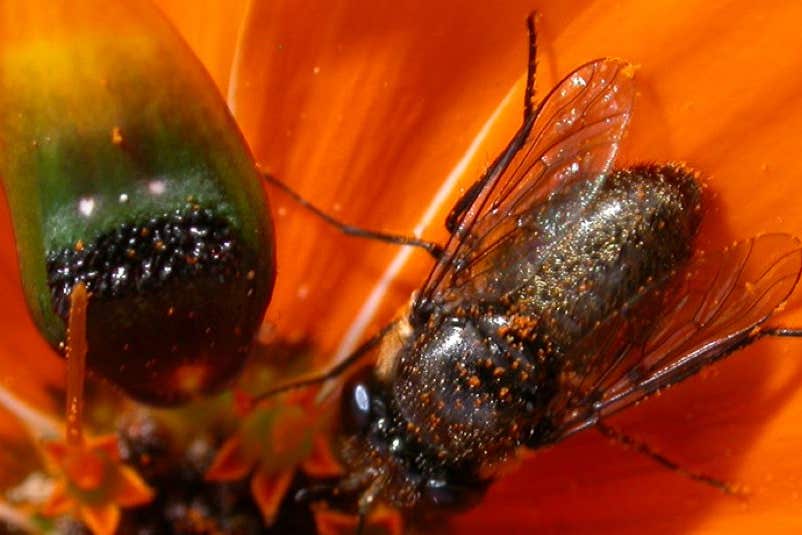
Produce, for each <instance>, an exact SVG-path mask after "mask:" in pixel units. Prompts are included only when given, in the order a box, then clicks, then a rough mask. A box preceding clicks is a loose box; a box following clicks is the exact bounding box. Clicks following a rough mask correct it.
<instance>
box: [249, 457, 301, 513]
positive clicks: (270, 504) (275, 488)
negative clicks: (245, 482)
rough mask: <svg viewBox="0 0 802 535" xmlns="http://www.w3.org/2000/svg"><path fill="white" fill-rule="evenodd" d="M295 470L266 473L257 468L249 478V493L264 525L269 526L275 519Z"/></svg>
mask: <svg viewBox="0 0 802 535" xmlns="http://www.w3.org/2000/svg"><path fill="white" fill-rule="evenodd" d="M294 474H295V470H286V471H284V472H279V473H277V474H268V473H266V472H263V471H262V470H258V471H257V472H256V473H255V474H254V475H253V478H251V495H252V496H253V499H254V500H255V501H256V504H257V505H258V506H259V510H260V511H261V512H262V518H263V519H264V522H265V525H266V526H270V525H272V524H273V522H274V521H275V519H276V513H277V512H278V507H279V505H281V500H283V499H284V495H285V494H286V493H287V489H288V488H289V486H290V483H292V478H293V476H294Z"/></svg>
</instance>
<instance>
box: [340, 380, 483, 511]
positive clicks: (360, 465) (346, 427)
mask: <svg viewBox="0 0 802 535" xmlns="http://www.w3.org/2000/svg"><path fill="white" fill-rule="evenodd" d="M340 410H341V415H340V422H341V430H340V435H339V438H338V439H337V446H336V447H337V450H338V453H339V456H340V458H341V460H342V462H343V464H344V465H345V468H346V473H347V474H348V475H347V476H345V477H344V478H343V479H342V480H341V481H340V483H339V487H338V488H339V490H340V491H342V492H345V493H350V494H355V495H357V496H358V506H359V512H360V513H364V512H366V511H367V510H368V509H369V508H370V507H371V506H372V505H373V504H374V503H375V502H377V501H382V502H385V503H388V504H390V505H392V506H394V507H398V508H401V509H419V510H420V509H422V510H444V509H445V510H459V509H464V508H468V507H471V506H473V505H475V504H476V503H478V502H479V501H480V500H481V498H482V496H483V495H484V492H485V490H486V488H487V485H488V480H486V479H482V478H481V477H480V475H479V473H478V471H477V470H476V467H475V465H473V464H471V463H467V462H461V461H457V462H453V461H452V460H450V459H444V458H441V457H439V456H438V455H437V453H436V452H435V451H434V450H433V449H432V448H431V447H430V446H426V445H424V444H423V443H422V442H420V441H419V440H418V439H417V437H416V433H415V432H414V430H413V429H412V428H411V427H410V426H409V425H408V424H407V422H406V421H405V420H404V419H403V418H401V417H400V416H399V414H398V413H397V410H396V409H395V408H394V407H393V403H392V399H391V390H390V388H389V387H388V385H386V384H384V383H382V382H381V381H380V380H379V379H378V378H377V377H376V375H375V374H374V370H373V368H364V369H363V370H361V371H360V372H358V373H357V374H356V375H354V376H352V377H351V379H350V380H349V381H348V382H347V383H346V385H345V387H344V389H343V393H342V398H341V406H340Z"/></svg>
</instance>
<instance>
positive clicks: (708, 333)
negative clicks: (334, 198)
mask: <svg viewBox="0 0 802 535" xmlns="http://www.w3.org/2000/svg"><path fill="white" fill-rule="evenodd" d="M527 23H528V29H529V61H528V73H527V83H526V91H525V97H524V117H523V125H522V126H521V127H520V129H519V131H518V132H517V133H516V134H515V136H514V137H513V139H512V140H511V142H510V143H509V145H508V146H507V148H506V149H505V150H504V151H503V152H502V153H501V154H500V155H499V156H498V158H496V160H495V161H494V162H493V163H492V165H491V166H490V167H489V168H488V170H487V171H486V172H485V173H484V175H482V176H481V177H480V178H479V179H478V180H477V181H476V182H475V183H474V184H473V185H472V186H471V187H470V188H469V189H468V190H467V191H466V193H465V194H464V195H463V197H462V198H461V199H459V200H458V201H457V203H456V204H455V206H454V208H453V209H452V211H451V213H450V214H449V216H448V218H447V220H446V226H447V228H448V230H449V231H450V233H451V236H450V238H449V240H448V241H447V243H446V244H445V246H444V247H442V248H439V247H437V246H432V245H430V244H425V243H424V244H421V243H415V242H414V240H412V241H408V242H406V243H407V244H411V245H419V246H422V247H424V248H426V249H427V250H429V251H430V252H431V253H432V254H433V256H434V257H435V258H436V259H437V262H436V264H435V266H434V268H433V269H432V271H431V272H430V273H429V275H428V277H427V278H426V281H425V282H424V284H423V286H422V288H421V290H420V291H419V292H418V293H417V294H416V296H415V297H414V298H413V300H412V302H411V305H410V308H409V311H408V313H407V314H406V316H405V317H403V318H402V319H400V320H396V321H395V322H393V323H391V324H390V325H388V326H387V327H385V328H384V329H383V330H382V331H381V332H380V333H379V334H378V335H376V336H374V337H373V338H371V339H370V340H368V341H367V342H366V343H365V344H364V345H363V346H362V347H361V348H360V349H358V350H357V351H356V352H355V353H354V354H352V355H351V357H349V358H348V359H347V360H346V361H345V362H343V363H342V364H339V365H337V366H335V367H334V368H333V369H331V370H330V371H329V372H327V373H326V374H324V375H322V376H319V377H315V378H312V379H309V380H306V381H300V382H297V383H294V384H291V385H288V386H285V387H280V388H277V389H275V390H273V391H270V392H267V393H265V394H264V395H263V397H266V396H271V395H273V394H275V393H277V392H279V391H283V390H286V389H288V388H297V387H300V386H306V385H311V384H315V383H318V382H320V381H323V380H325V379H327V378H331V377H334V376H337V375H339V374H341V373H343V372H344V371H345V370H347V369H348V368H349V367H350V366H351V365H352V364H354V363H355V362H357V361H359V360H360V359H361V358H362V357H363V356H366V355H367V354H369V353H372V352H374V350H375V352H376V355H377V356H376V361H375V363H374V364H371V365H368V366H365V367H364V368H362V369H361V370H359V371H357V372H356V373H354V374H352V375H351V376H350V379H349V380H348V381H347V382H346V384H345V386H344V387H343V390H342V394H341V396H342V397H341V414H340V418H341V429H340V433H339V434H338V436H337V438H336V440H335V449H336V451H337V452H338V455H339V458H340V459H341V461H342V463H343V464H344V466H345V469H346V475H345V476H343V477H342V478H341V479H340V480H339V481H337V482H336V483H335V484H334V487H333V489H332V490H333V491H334V492H333V493H334V495H337V496H342V495H352V496H354V498H355V499H356V502H357V511H358V513H359V514H360V517H361V519H362V520H364V517H365V515H366V513H367V512H368V511H369V510H370V508H371V507H372V506H373V505H374V504H375V503H376V502H384V503H389V504H390V505H392V506H394V507H398V508H401V509H407V510H409V509H421V508H422V509H431V508H437V509H440V508H462V507H466V506H470V505H472V504H475V503H476V502H477V501H478V500H480V499H481V497H482V495H483V493H484V491H485V489H486V488H487V487H488V485H489V484H490V483H491V482H492V480H493V478H494V476H495V474H496V473H497V472H498V469H499V467H501V466H502V465H503V464H504V462H505V461H507V460H509V459H510V458H511V457H513V456H514V455H515V453H516V451H517V450H518V449H520V448H522V447H523V448H531V449H537V448H541V447H544V446H547V445H550V444H554V443H557V442H559V441H561V440H563V439H564V438H566V437H568V436H570V435H572V434H574V433H576V432H579V431H581V430H584V429H587V428H590V427H594V426H595V427H597V428H598V429H599V431H601V432H602V433H604V434H606V435H607V436H612V437H614V438H617V439H619V440H621V441H626V440H627V438H628V437H622V436H618V435H616V433H615V431H614V430H611V429H610V428H608V427H607V426H606V425H605V424H604V419H605V418H606V417H608V416H610V415H611V414H613V413H615V412H617V411H620V410H621V409H624V408H625V407H628V406H630V405H632V404H633V403H636V402H638V401H640V400H642V399H644V398H645V397H647V396H649V395H651V394H654V393H655V392H658V391H659V390H661V389H664V388H667V387H669V386H671V385H673V384H676V383H678V382H679V381H682V380H683V379H686V378H687V377H690V376H692V375H694V374H695V373H697V372H698V371H699V370H700V369H702V368H703V367H705V366H707V365H709V364H712V363H713V362H715V361H717V360H720V359H722V358H724V357H725V356H727V355H729V354H730V353H732V352H733V351H736V350H738V349H740V348H743V347H744V346H746V345H749V344H751V343H753V342H755V341H756V340H758V339H760V338H762V337H763V336H802V331H799V330H790V329H776V328H770V327H766V326H764V323H765V322H766V320H767V319H769V318H770V317H771V316H772V315H773V313H774V312H775V311H776V310H777V308H778V307H779V306H780V305H782V303H784V302H785V300H786V299H787V298H788V297H789V295H790V294H791V293H792V291H793V289H794V288H795V286H796V284H797V282H798V280H799V276H800V271H802V248H801V247H800V242H799V241H798V240H797V239H796V238H794V237H792V236H789V235H785V234H768V235H762V236H758V237H754V238H751V239H749V240H745V241H742V242H739V243H736V244H735V245H733V246H731V247H729V248H727V249H725V250H723V251H720V252H718V253H715V254H707V255H705V254H702V253H700V252H699V251H697V250H696V249H695V247H694V239H695V237H696V234H697V231H698V228H699V224H700V223H701V220H702V216H703V213H704V210H703V198H702V193H701V188H700V186H699V183H698V180H697V174H696V173H695V172H694V171H692V170H690V169H688V168H686V167H684V166H681V165H676V164H652V165H639V166H635V167H631V168H628V169H619V170H616V169H614V162H615V158H616V154H617V152H618V149H619V145H620V143H621V140H622V138H623V136H624V134H625V132H626V130H627V126H628V123H629V119H630V115H631V112H632V102H633V98H634V93H635V85H634V80H633V74H634V69H633V66H632V65H630V64H629V63H627V62H625V61H622V60H619V59H610V58H602V59H597V60H594V61H591V62H589V63H586V64H585V65H583V66H581V67H579V68H578V69H576V70H575V71H573V72H572V73H571V74H569V75H568V76H566V77H565V78H564V79H563V80H562V81H561V82H559V83H558V84H557V86H556V87H555V88H554V89H552V90H551V92H550V93H549V94H548V95H547V96H546V97H545V98H544V99H543V100H542V101H541V102H540V103H539V104H538V105H535V104H534V100H533V93H534V85H535V70H536V69H535V56H536V44H535V43H536V39H535V28H534V19H533V17H532V16H530V17H529V18H528V20H527ZM329 222H332V220H331V219H330V218H329ZM346 231H348V229H346ZM350 233H354V232H350ZM369 234H370V233H363V234H360V235H367V236H368V237H370V236H369ZM374 237H375V236H374ZM387 241H394V242H396V243H397V242H399V241H401V240H398V239H391V240H387ZM641 451H644V452H645V453H647V454H649V455H650V456H652V457H653V458H655V459H656V460H657V461H658V462H662V463H663V464H665V465H668V466H672V463H671V462H670V461H668V460H667V459H665V458H662V457H660V456H659V455H656V454H653V453H651V452H650V451H649V450H644V449H642V450H641ZM674 468H676V466H674ZM693 477H696V478H697V479H702V480H705V481H707V482H709V483H714V484H716V481H715V480H713V479H710V478H706V477H705V476H693Z"/></svg>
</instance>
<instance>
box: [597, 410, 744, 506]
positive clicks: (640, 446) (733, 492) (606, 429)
mask: <svg viewBox="0 0 802 535" xmlns="http://www.w3.org/2000/svg"><path fill="white" fill-rule="evenodd" d="M595 427H596V430H597V431H599V433H601V434H602V435H604V436H605V437H607V438H609V439H611V440H613V441H615V442H617V443H618V444H621V445H622V446H624V447H626V448H628V449H631V450H634V451H636V452H637V453H639V454H641V455H643V456H645V457H648V458H649V459H651V460H652V461H654V462H656V463H657V464H659V465H661V466H663V467H665V468H668V469H669V470H671V471H672V472H677V473H678V474H680V475H681V476H684V477H687V478H689V479H692V480H694V481H698V482H699V483H704V484H705V485H709V486H711V487H713V488H715V489H717V490H719V491H721V492H723V493H724V494H727V495H729V496H735V497H743V496H744V493H743V491H742V490H740V489H738V488H737V487H735V486H733V485H731V484H729V483H727V482H726V481H722V480H720V479H717V478H715V477H711V476H708V475H707V474H701V473H699V472H693V471H691V470H687V469H685V468H683V467H682V466H681V465H680V464H678V463H677V462H675V461H672V460H671V459H669V458H668V457H666V456H664V455H662V454H660V453H658V452H657V451H655V450H654V449H653V448H652V447H651V446H649V445H648V444H646V443H644V442H641V441H639V440H637V439H635V438H633V437H631V436H629V435H627V434H625V433H622V432H621V431H619V430H618V429H615V428H613V427H610V426H608V425H607V424H605V423H603V422H602V421H598V422H597V423H596V426H595Z"/></svg>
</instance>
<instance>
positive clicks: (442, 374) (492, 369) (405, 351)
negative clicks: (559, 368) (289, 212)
mask: <svg viewBox="0 0 802 535" xmlns="http://www.w3.org/2000/svg"><path fill="white" fill-rule="evenodd" d="M441 312H442V311H441ZM470 312H471V314H470V317H468V316H467V311H464V310H455V311H450V312H449V313H448V314H442V313H436V314H433V315H431V316H430V317H429V319H428V321H427V322H426V324H424V325H422V326H420V327H419V328H418V329H416V332H415V334H414V336H413V337H410V339H409V342H408V343H407V344H406V345H405V346H404V347H403V348H402V350H401V352H400V355H399V356H398V357H397V364H396V373H395V375H394V377H393V380H392V382H391V383H390V385H389V386H390V388H391V394H392V397H391V399H392V403H393V404H394V406H395V407H396V408H397V411H398V413H399V415H400V416H401V417H402V418H403V420H404V421H405V422H406V423H407V426H408V428H409V429H410V430H411V431H410V432H411V433H413V434H414V435H415V436H416V437H417V440H419V441H420V442H422V443H424V444H426V445H427V446H428V447H429V448H430V449H431V450H432V451H433V452H435V454H436V456H438V457H440V458H444V459H450V460H452V461H455V462H456V461H459V462H462V461H465V462H470V463H473V464H474V465H476V466H478V467H481V469H482V471H483V472H484V473H487V472H492V467H493V466H495V465H497V464H499V463H502V462H504V461H505V460H507V459H508V458H509V457H511V456H512V455H513V454H514V452H515V450H516V449H517V448H518V447H519V446H520V445H521V443H522V441H523V440H524V437H525V436H526V435H527V433H528V432H529V429H530V428H531V427H532V426H533V425H537V424H538V422H539V420H540V419H541V418H542V416H543V414H544V407H545V406H546V405H547V403H548V400H549V399H550V397H551V395H552V394H551V392H552V391H553V385H554V380H553V378H554V375H555V374H554V373H553V371H552V369H551V363H550V362H548V361H547V360H546V359H543V360H538V359H536V358H535V359H533V358H532V356H531V355H530V354H528V353H527V352H526V348H525V347H524V346H523V345H522V344H510V343H507V340H506V339H505V337H504V334H505V332H506V330H507V329H508V326H509V321H508V319H507V318H505V317H503V316H500V315H498V314H496V313H494V312H493V310H492V309H484V310H483V311H480V310H478V309H473V310H472V311H470Z"/></svg>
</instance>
